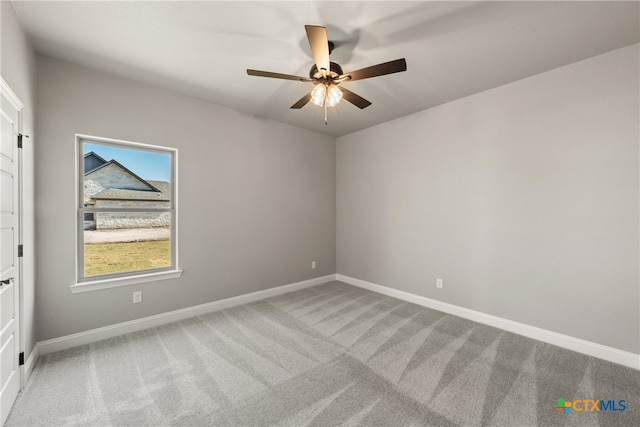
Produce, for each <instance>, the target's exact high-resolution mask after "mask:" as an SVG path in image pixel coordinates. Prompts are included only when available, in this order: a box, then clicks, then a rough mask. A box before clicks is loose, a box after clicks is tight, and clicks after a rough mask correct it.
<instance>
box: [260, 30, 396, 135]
mask: <svg viewBox="0 0 640 427" xmlns="http://www.w3.org/2000/svg"><path fill="white" fill-rule="evenodd" d="M304 28H305V30H306V31H307V39H308V40H309V46H310V47H311V53H312V55H313V60H314V61H315V64H314V65H313V66H312V67H311V70H310V71H309V77H300V76H294V75H291V74H280V73H272V72H270V71H260V70H251V69H247V74H248V75H250V76H258V77H271V78H274V79H284V80H297V81H300V82H311V83H313V84H314V85H315V87H314V88H313V90H312V91H311V92H309V93H307V94H306V95H305V96H303V97H302V98H300V99H299V100H298V102H296V103H295V104H293V105H292V106H291V108H293V109H300V108H302V107H304V106H305V105H306V104H307V103H308V102H309V101H311V103H313V104H315V105H318V106H320V107H323V108H324V124H325V125H326V124H327V108H328V107H333V106H334V105H336V104H337V103H338V102H340V100H341V99H342V98H344V99H346V100H347V101H349V102H350V103H352V104H353V105H355V106H356V107H358V108H360V109H363V108H367V107H368V106H369V105H371V102H369V101H367V100H366V99H364V98H363V97H361V96H360V95H357V94H355V93H353V92H351V91H350V90H348V89H345V88H344V87H342V86H340V87H338V85H340V84H341V83H345V82H348V81H353V80H362V79H368V78H370V77H377V76H383V75H385V74H393V73H399V72H401V71H406V70H407V62H406V61H405V59H404V58H401V59H396V60H395V61H389V62H384V63H382V64H377V65H372V66H371V67H366V68H362V69H360V70H356V71H352V72H350V73H344V72H343V71H342V67H341V66H340V65H338V64H336V63H335V62H330V61H329V54H330V53H331V52H332V51H333V48H334V47H335V45H334V43H333V42H330V41H329V39H328V38H327V29H326V28H325V27H320V26H316V25H305V26H304Z"/></svg>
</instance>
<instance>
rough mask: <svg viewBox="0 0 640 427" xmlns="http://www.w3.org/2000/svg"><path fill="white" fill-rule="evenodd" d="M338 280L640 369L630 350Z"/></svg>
mask: <svg viewBox="0 0 640 427" xmlns="http://www.w3.org/2000/svg"><path fill="white" fill-rule="evenodd" d="M336 280H339V281H341V282H344V283H348V284H350V285H354V286H358V287H360V288H364V289H368V290H370V291H373V292H377V293H380V294H383V295H388V296H390V297H394V298H398V299H401V300H404V301H408V302H412V303H414V304H418V305H421V306H423V307H428V308H432V309H434V310H438V311H442V312H444V313H449V314H453V315H455V316H459V317H462V318H465V319H469V320H473V321H475V322H479V323H483V324H485V325H489V326H493V327H496V328H499V329H503V330H505V331H509V332H513V333H516V334H519V335H523V336H525V337H529V338H533V339H535V340H538V341H542V342H546V343H549V344H553V345H557V346H558V347H563V348H566V349H569V350H573V351H577V352H579V353H583V354H586V355H589V356H593V357H597V358H599V359H604V360H607V361H609V362H613V363H617V364H620V365H624V366H627V367H629V368H633V369H638V370H640V355H638V354H635V353H630V352H628V351H623V350H619V349H617V348H613V347H608V346H605V345H602V344H597V343H594V342H591V341H587V340H583V339H580V338H575V337H571V336H568V335H563V334H559V333H557V332H553V331H549V330H546V329H541V328H537V327H535V326H530V325H526V324H524V323H519V322H514V321H513V320H507V319H503V318H501V317H497V316H492V315H490V314H485V313H481V312H479V311H475V310H470V309H468V308H463V307H459V306H456V305H453V304H448V303H446V302H442V301H437V300H433V299H431V298H426V297H423V296H420V295H415V294H412V293H409V292H404V291H399V290H397V289H393V288H389V287H386V286H382V285H377V284H375V283H371V282H367V281H364V280H360V279H355V278H353V277H349V276H344V275H342V274H336Z"/></svg>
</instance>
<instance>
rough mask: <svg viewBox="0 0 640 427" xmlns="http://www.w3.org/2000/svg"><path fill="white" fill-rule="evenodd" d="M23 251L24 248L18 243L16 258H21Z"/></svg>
mask: <svg viewBox="0 0 640 427" xmlns="http://www.w3.org/2000/svg"><path fill="white" fill-rule="evenodd" d="M23 252H24V249H23V247H22V245H18V258H22V254H23Z"/></svg>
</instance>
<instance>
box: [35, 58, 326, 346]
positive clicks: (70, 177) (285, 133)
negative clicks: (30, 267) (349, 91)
mask: <svg viewBox="0 0 640 427" xmlns="http://www.w3.org/2000/svg"><path fill="white" fill-rule="evenodd" d="M37 88H38V104H37V106H38V112H39V114H40V115H39V120H38V128H37V131H38V134H39V135H41V138H40V140H41V144H40V145H39V146H38V151H37V153H36V165H37V168H38V174H37V177H36V194H37V199H36V205H37V224H36V227H37V233H38V253H37V255H38V257H37V260H38V262H37V274H38V284H37V286H38V287H37V291H38V292H37V301H36V303H37V313H38V318H37V325H38V339H39V340H46V339H50V338H55V337H60V336H64V335H67V334H72V333H76V332H80V331H85V330H89V329H92V328H97V327H101V326H106V325H111V324H115V323H118V322H123V321H127V320H131V319H136V318H140V317H144V316H149V315H154V314H158V313H164V312H167V311H170V310H175V309H180V308H183V307H189V306H193V305H197V304H203V303H206V302H209V301H215V300H219V299H223V298H227V297H232V296H236V295H241V294H246V293H249V292H254V291H258V290H262V289H267V288H271V287H275V286H280V285H285V284H289V283H294V282H298V281H302V280H306V279H311V278H314V277H319V276H324V275H327V274H333V273H335V271H336V270H335V200H336V198H335V177H336V171H335V139H334V138H332V137H328V136H324V135H321V134H317V133H314V132H310V131H306V130H302V129H299V128H295V127H292V126H288V125H284V124H280V123H276V122H272V121H268V120H263V119H259V118H256V117H252V116H249V115H247V114H244V113H240V112H237V111H234V110H230V109H227V108H223V107H220V106H216V105H213V104H210V103H207V102H204V101H199V100H196V99H193V98H189V97H186V96H181V95H178V94H175V93H172V92H169V91H165V90H161V89H157V88H154V87H151V86H146V85H143V84H139V83H135V82H132V81H129V80H125V79H121V78H117V77H113V76H110V75H107V74H103V73H100V72H97V71H92V70H89V69H86V68H81V67H77V66H73V65H70V64H68V63H65V62H60V61H56V60H52V59H48V58H39V59H38V86H37ZM76 133H81V134H87V135H94V136H100V137H107V138H114V139H122V140H130V141H136V142H141V143H148V144H155V145H162V146H169V147H175V148H178V149H179V160H178V162H179V163H178V168H179V182H178V191H179V209H180V211H179V239H180V240H179V266H180V267H181V268H183V269H184V274H183V276H182V277H181V278H180V279H176V280H165V281H159V282H155V283H148V284H145V285H136V286H126V287H120V288H113V289H108V290H102V291H95V292H85V293H79V294H72V293H71V292H70V291H69V285H71V284H73V283H74V280H75V276H76V272H75V264H76V262H75V257H76V255H75V253H76V239H75V233H76V230H75V221H76V219H75V218H76V211H75V198H74V197H75V194H76V190H75V188H76V184H75V165H76V163H77V162H76V159H75V141H74V135H75V134H76ZM53 207H55V208H53ZM311 261H317V268H316V269H315V270H312V269H311ZM139 289H140V290H143V292H144V298H143V299H144V302H143V303H142V304H136V305H133V304H132V302H131V299H132V298H131V296H132V292H133V291H134V290H139Z"/></svg>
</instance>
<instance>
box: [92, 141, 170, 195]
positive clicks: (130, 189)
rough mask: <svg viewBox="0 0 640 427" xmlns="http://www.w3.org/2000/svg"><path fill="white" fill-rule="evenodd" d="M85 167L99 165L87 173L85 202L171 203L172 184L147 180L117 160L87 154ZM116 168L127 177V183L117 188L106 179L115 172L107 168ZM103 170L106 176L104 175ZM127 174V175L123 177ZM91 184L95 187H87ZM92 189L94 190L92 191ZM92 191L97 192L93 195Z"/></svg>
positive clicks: (118, 185)
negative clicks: (129, 201)
mask: <svg viewBox="0 0 640 427" xmlns="http://www.w3.org/2000/svg"><path fill="white" fill-rule="evenodd" d="M85 160H87V162H86V163H85V165H87V166H89V165H98V166H96V167H93V169H91V170H89V171H88V172H85V174H84V177H85V200H89V199H93V200H140V201H160V202H169V201H171V184H170V183H168V182H165V181H155V180H148V181H147V180H145V179H142V178H140V177H139V176H138V175H136V174H135V173H133V172H132V171H131V170H129V169H128V168H127V167H125V166H123V165H122V164H121V163H119V162H118V161H116V160H109V161H106V160H104V159H103V158H102V157H100V156H99V155H97V154H96V153H94V152H93V151H91V152H89V153H87V154H85ZM112 167H116V168H117V169H116V170H118V169H119V170H120V172H118V174H120V175H121V176H125V177H126V179H125V181H126V182H122V181H121V182H119V183H118V184H116V186H113V184H114V183H113V182H111V186H109V181H110V180H109V179H107V178H105V177H106V176H107V175H109V174H111V175H112V174H113V171H109V170H108V169H106V168H112ZM103 169H104V170H105V171H106V174H107V175H105V173H103V172H102V171H103ZM122 174H125V175H122ZM89 184H91V186H93V187H91V186H90V187H87V185H89ZM91 188H92V189H91ZM92 191H96V192H95V193H94V194H91V192H92Z"/></svg>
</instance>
